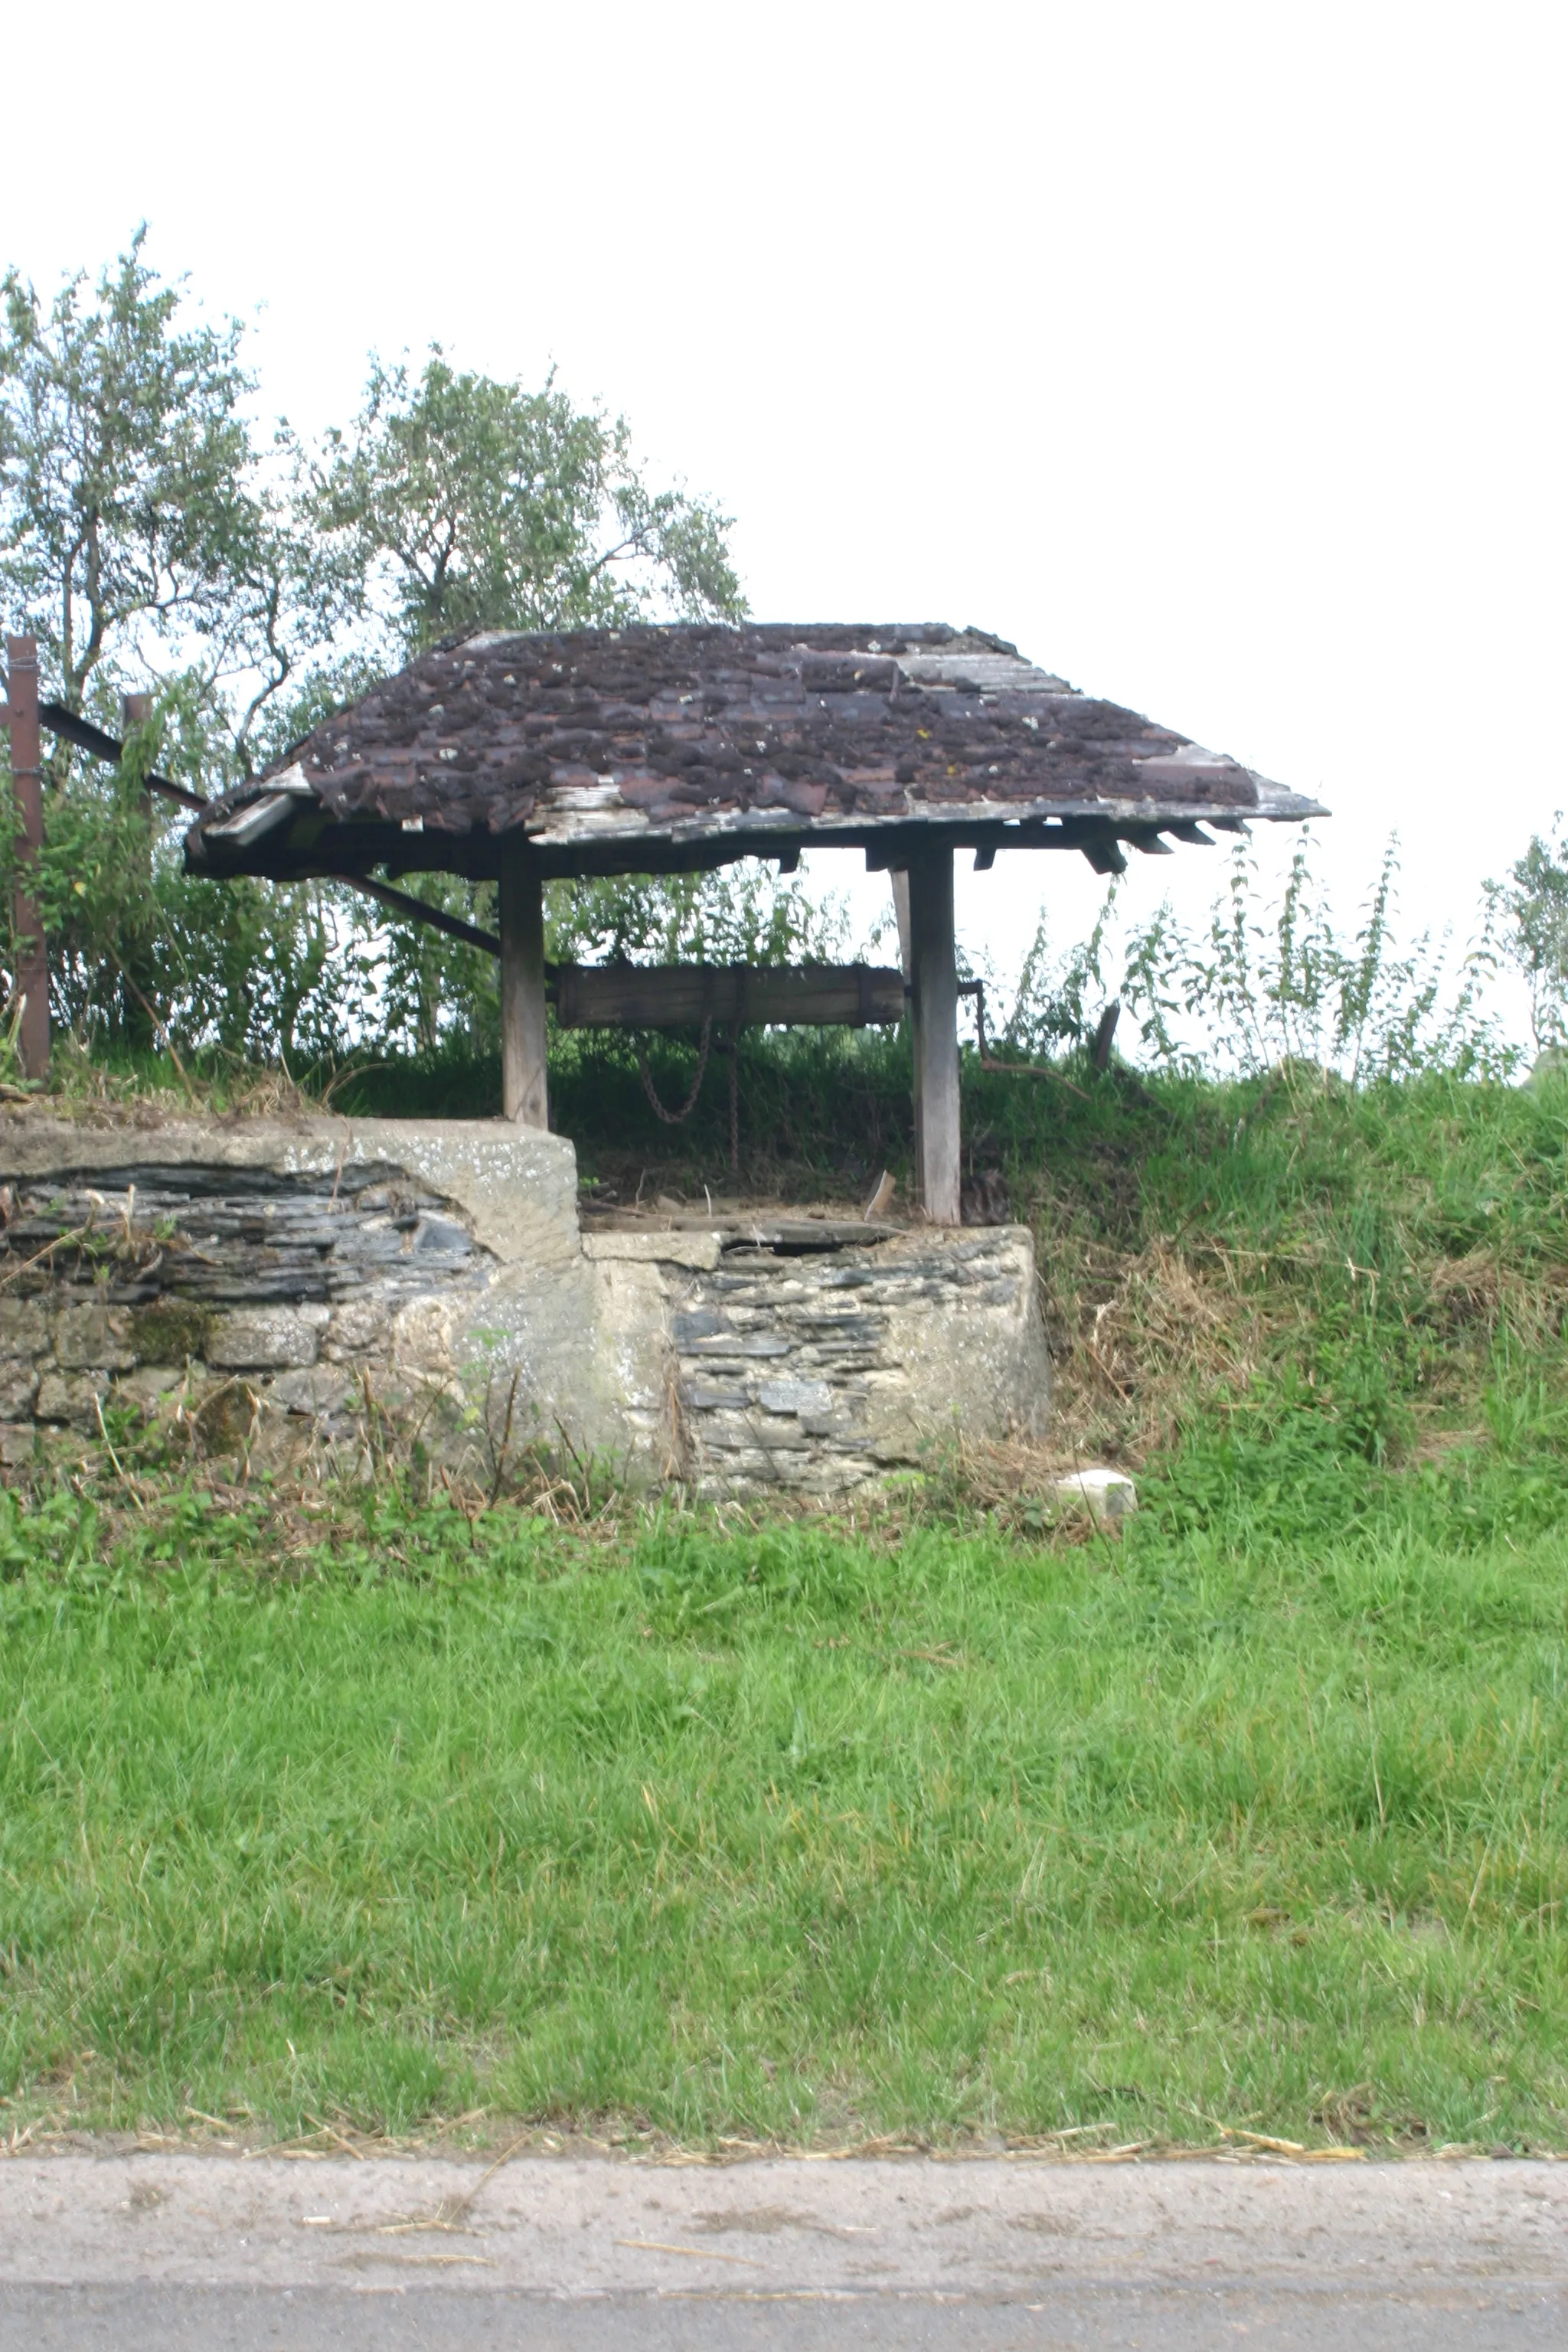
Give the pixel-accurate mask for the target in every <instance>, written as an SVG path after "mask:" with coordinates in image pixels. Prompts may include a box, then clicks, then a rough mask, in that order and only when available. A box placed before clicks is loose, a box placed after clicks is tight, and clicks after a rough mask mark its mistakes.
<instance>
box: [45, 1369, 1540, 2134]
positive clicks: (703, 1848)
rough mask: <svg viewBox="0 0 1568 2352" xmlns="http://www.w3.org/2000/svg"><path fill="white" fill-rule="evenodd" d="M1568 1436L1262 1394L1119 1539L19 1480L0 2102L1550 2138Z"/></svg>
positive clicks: (84, 2109)
mask: <svg viewBox="0 0 1568 2352" xmlns="http://www.w3.org/2000/svg"><path fill="white" fill-rule="evenodd" d="M1499 1410H1500V1412H1502V1413H1503V1418H1504V1419H1505V1420H1506V1419H1507V1413H1506V1412H1505V1411H1504V1409H1503V1408H1502V1407H1500V1408H1499ZM1531 1426H1532V1424H1531V1423H1530V1416H1529V1412H1526V1411H1525V1410H1524V1408H1522V1407H1520V1408H1518V1409H1516V1410H1515V1412H1514V1413H1513V1418H1512V1421H1511V1422H1510V1423H1509V1432H1510V1445H1511V1447H1512V1450H1513V1453H1514V1455H1515V1458H1514V1459H1513V1460H1511V1461H1510V1460H1508V1459H1505V1458H1504V1457H1503V1455H1502V1454H1500V1451H1499V1450H1498V1448H1497V1447H1496V1446H1495V1445H1494V1444H1487V1445H1485V1446H1482V1447H1480V1448H1479V1449H1478V1450H1477V1451H1475V1452H1474V1453H1473V1454H1459V1455H1456V1456H1453V1457H1451V1458H1450V1459H1449V1460H1448V1461H1447V1462H1446V1463H1445V1464H1444V1465H1441V1466H1440V1467H1428V1468H1426V1469H1425V1470H1420V1471H1414V1472H1408V1473H1405V1474H1402V1475H1386V1474H1384V1473H1382V1472H1380V1471H1378V1470H1377V1469H1375V1468H1374V1467H1373V1466H1372V1465H1370V1464H1369V1463H1367V1462H1366V1461H1365V1460H1364V1459H1363V1458H1362V1456H1361V1455H1359V1454H1357V1453H1355V1452H1354V1451H1353V1450H1347V1447H1346V1443H1345V1433H1344V1431H1343V1429H1342V1427H1341V1426H1340V1425H1339V1424H1338V1423H1335V1422H1333V1421H1332V1420H1331V1419H1330V1418H1328V1417H1326V1416H1325V1415H1324V1414H1323V1413H1321V1412H1319V1411H1316V1410H1305V1409H1298V1408H1295V1407H1291V1406H1289V1405H1284V1406H1279V1408H1278V1409H1277V1410H1274V1411H1273V1412H1272V1417H1271V1418H1269V1417H1268V1416H1265V1417H1264V1418H1263V1419H1261V1420H1259V1419H1255V1420H1254V1421H1251V1422H1248V1423H1247V1424H1246V1428H1247V1434H1245V1435H1244V1436H1240V1437H1237V1438H1236V1439H1234V1440H1233V1439H1230V1438H1228V1437H1227V1438H1225V1439H1223V1440H1219V1441H1211V1440H1205V1441H1204V1442H1202V1443H1200V1444H1193V1445H1189V1446H1188V1447H1187V1448H1186V1449H1185V1450H1184V1452H1183V1453H1181V1454H1178V1455H1177V1456H1175V1457H1174V1458H1173V1460H1172V1461H1171V1463H1170V1464H1169V1465H1167V1468H1166V1470H1165V1472H1164V1473H1163V1475H1161V1476H1160V1477H1158V1478H1155V1479H1152V1480H1151V1481H1150V1482H1149V1484H1148V1486H1147V1489H1146V1503H1145V1509H1144V1512H1143V1514H1142V1517H1141V1518H1140V1520H1139V1522H1138V1523H1137V1525H1136V1526H1135V1528H1134V1529H1133V1531H1132V1533H1131V1535H1130V1537H1129V1538H1127V1539H1126V1540H1125V1541H1124V1542H1123V1543H1121V1545H1120V1546H1116V1547H1112V1546H1110V1545H1106V1544H1100V1543H1089V1544H1083V1543H1077V1544H1067V1543H1062V1542H1059V1541H1058V1543H1057V1544H1055V1545H1051V1544H1046V1543H1035V1544H1028V1543H1019V1542H1016V1541H1012V1540H1009V1539H1007V1538H1005V1537H1004V1536H1002V1535H999V1534H998V1533H997V1532H996V1531H995V1529H994V1528H992V1527H990V1526H988V1525H985V1524H982V1523H976V1524H973V1525H964V1524H963V1523H962V1522H960V1523H956V1524H949V1525H946V1526H942V1525H921V1524H920V1523H919V1521H918V1518H916V1517H910V1518H909V1519H908V1521H907V1522H906V1524H905V1525H904V1526H903V1527H902V1529H901V1532H900V1529H899V1528H895V1527H894V1526H893V1525H892V1524H891V1523H889V1526H888V1527H886V1528H883V1529H882V1530H881V1531H880V1532H878V1531H872V1532H870V1533H867V1532H860V1533H857V1532H855V1531H853V1530H847V1529H844V1528H830V1527H827V1526H823V1525H809V1524H796V1525H794V1526H787V1527H786V1526H775V1527H763V1528H734V1529H731V1531H729V1532H726V1531H725V1530H724V1529H723V1528H721V1527H719V1526H718V1525H716V1524H714V1523H711V1522H709V1521H704V1520H700V1519H697V1518H692V1517H687V1518H680V1517H662V1518H660V1517H654V1518H648V1519H643V1520H637V1519H631V1518H628V1519H626V1521H625V1522H624V1523H623V1525H622V1527H621V1529H620V1532H619V1533H618V1534H617V1535H616V1537H615V1538H613V1539H605V1538H600V1539H597V1540H595V1541H590V1540H588V1539H586V1538H583V1537H580V1536H579V1537H574V1536H572V1535H569V1534H567V1533H564V1532H563V1531H562V1530H560V1529H557V1528H550V1527H547V1526H545V1525H543V1524H542V1523H541V1522H539V1521H538V1520H535V1519H532V1518H531V1517H528V1516H527V1515H526V1514H525V1513H523V1512H521V1511H519V1510H516V1509H506V1508H502V1509H500V1510H498V1511H496V1512H493V1513H490V1514H489V1515H487V1516H485V1517H481V1518H480V1519H479V1522H478V1525H477V1528H476V1530H475V1533H474V1536H473V1538H470V1535H469V1531H468V1527H467V1525H466V1523H465V1522H464V1521H463V1519H462V1518H461V1517H459V1516H458V1514H457V1513H455V1512H453V1511H451V1510H449V1509H447V1508H446V1507H437V1508H435V1509H432V1510H429V1511H426V1512H419V1511H417V1510H415V1509H413V1508H411V1507H405V1506H404V1505H402V1504H400V1503H399V1502H398V1501H397V1500H396V1498H395V1497H389V1498H386V1499H384V1501H383V1502H382V1503H381V1504H379V1505H375V1504H372V1505H367V1506H366V1512H367V1516H365V1517H363V1518H359V1519H353V1518H340V1519H338V1520H337V1521H336V1522H335V1523H334V1526H333V1528H332V1529H331V1532H330V1533H329V1534H328V1535H327V1536H321V1534H319V1533H318V1534H317V1535H316V1536H314V1537H312V1538H310V1540H309V1541H308V1542H307V1541H306V1539H305V1538H303V1537H300V1535H298V1533H296V1534H295V1535H294V1536H293V1538H289V1533H288V1530H289V1528H290V1527H294V1526H297V1523H295V1522H291V1521H287V1520H286V1519H285V1518H284V1517H281V1516H279V1517H268V1506H267V1505H266V1504H265V1503H264V1502H258V1503H257V1504H254V1505H246V1506H242V1507H239V1508H238V1509H233V1508H227V1507H218V1506H217V1505H215V1504H213V1503H212V1502H210V1501H205V1500H204V1499H203V1498H202V1497H201V1496H194V1495H193V1496H184V1497H183V1498H182V1497H174V1498H172V1499H171V1500H170V1501H169V1502H168V1503H166V1504H165V1505H164V1506H163V1507H162V1508H160V1509H156V1510H153V1511H152V1512H150V1513H148V1514H146V1515H145V1516H144V1517H142V1518H141V1519H136V1518H132V1521H131V1523H130V1524H129V1525H124V1524H121V1525H119V1526H118V1527H117V1528H114V1529H111V1528H110V1526H109V1524H108V1522H107V1521H100V1520H98V1519H96V1518H95V1517H94V1515H93V1512H92V1510H91V1507H89V1506H86V1505H84V1504H83V1503H82V1502H80V1501H79V1499H77V1498H76V1497H74V1496H69V1495H67V1494H60V1495H57V1496H54V1497H53V1498H51V1499H47V1500H45V1501H43V1502H41V1503H39V1504H38V1505H37V1506H35V1507H30V1508H27V1509H23V1508H22V1507H19V1506H15V1507H10V1509H9V1511H8V1516H7V1518H6V1522H5V1532H4V1542H3V1544H0V1563H3V1570H4V1575H5V1581H3V1582H0V1970H3V1978H0V2091H3V2092H4V2094H5V2096H6V2097H7V2099H8V2100H9V2102H10V2103H11V2104H10V2107H9V2110H8V2113H7V2120H8V2121H10V2122H18V2123H19V2122H20V2121H22V2120H25V2119H26V2118H30V2117H44V2116H48V2117H51V2118H53V2119H55V2120H56V2121H59V2120H69V2121H77V2122H80V2123H94V2124H98V2125H105V2126H107V2125H126V2124H131V2123H134V2122H144V2123H145V2122H151V2123H158V2124H163V2125H164V2126H169V2125H173V2126H176V2127H178V2126H181V2125H182V2123H183V2122H185V2121H187V2120H188V2117H189V2111H190V2110H192V2109H195V2110H199V2111H202V2112H203V2113H205V2114H206V2115H208V2116H225V2115H226V2114H230V2113H241V2114H243V2115H245V2116H248V2117H249V2118H251V2119H252V2127H253V2128H256V2129H267V2130H276V2131H279V2132H289V2131H293V2130H296V2129H299V2128H302V2127H308V2126H310V2125H311V2124H312V2123H314V2122H319V2121H330V2122H333V2123H335V2124H337V2125H339V2126H343V2125H345V2124H346V2123H353V2124H354V2125H357V2126H362V2127H364V2128H368V2129H373V2130H385V2131H392V2132H408V2131H411V2130H415V2129H416V2128H420V2127H422V2126H424V2127H427V2126H430V2125H431V2123H432V2121H433V2120H434V2119H438V2118H443V2117H445V2118H451V2117H454V2116H460V2115H464V2114H471V2113H472V2111H474V2110H479V2109H482V2110H484V2111H485V2116H487V2117H489V2118H493V2119H498V2121H499V2119H500V2118H502V2117H515V2116H523V2117H530V2118H539V2119H542V2120H551V2121H553V2122H556V2123H567V2124H572V2123H575V2124H578V2125H583V2124H595V2125H598V2126H601V2127H603V2126H604V2124H605V2119H610V2121H611V2122H612V2123H618V2125H619V2126H620V2127H623V2128H630V2129H651V2130H657V2131H659V2132H664V2133H668V2134H670V2135H673V2136H675V2137H679V2138H681V2139H687V2140H694V2141H709V2140H712V2139H714V2138H716V2137H721V2136H724V2135H739V2136H742V2137H749V2138H771V2137H775V2136H776V2137H780V2138H783V2139H786V2140H790V2141H807V2142H809V2141H812V2140H818V2141H829V2142H843V2141H845V2140H850V2139H856V2138H859V2137H863V2136H866V2135H868V2134H877V2133H911V2134H917V2135H920V2134H931V2135H935V2136H937V2137H943V2136H948V2135H953V2136H959V2135H965V2134H972V2133H984V2132H990V2131H998V2130H1000V2131H1004V2132H1007V2133H1016V2134H1031V2135H1033V2134H1041V2135H1044V2134H1051V2133H1055V2132H1058V2131H1062V2130H1075V2131H1076V2130H1083V2129H1085V2128H1086V2127H1087V2129H1088V2130H1089V2132H1090V2133H1096V2132H1102V2133H1104V2134H1105V2135H1107V2136H1110V2137H1114V2138H1116V2139H1117V2140H1120V2141H1132V2140H1142V2141H1151V2142H1155V2143H1160V2142H1164V2141H1170V2140H1181V2141H1194V2140H1195V2141H1204V2140H1205V2139H1209V2138H1212V2137H1213V2134H1214V2130H1215V2126H1233V2127H1242V2128H1248V2129H1251V2130H1254V2131H1260V2132H1264V2133H1275V2134H1279V2135H1282V2136H1284V2137H1289V2138H1294V2139H1299V2140H1303V2141H1308V2142H1315V2141H1322V2140H1325V2139H1327V2140H1342V2139H1343V2138H1345V2137H1347V2136H1349V2137H1356V2138H1360V2139H1365V2140H1369V2141H1373V2142H1378V2141H1383V2140H1388V2141H1396V2142H1402V2143H1406V2144H1410V2143H1415V2144H1421V2145H1441V2144H1445V2143H1464V2144H1478V2143H1479V2144H1481V2145H1484V2146H1490V2145H1492V2144H1494V2143H1499V2142H1501V2143H1506V2144H1507V2145H1510V2146H1512V2147H1539V2146H1547V2145H1551V2146H1554V2147H1556V2146H1562V2145H1563V2144H1564V2143H1565V2142H1568V1950H1565V1946H1564V1941H1563V1900H1564V1897H1565V1895H1568V1802H1565V1799H1564V1794H1563V1772H1564V1769H1565V1768H1564V1759H1565V1758H1568V1614H1565V1604H1568V1512H1565V1510H1564V1504H1565V1502H1568V1481H1565V1477H1564V1472H1563V1464H1562V1460H1561V1456H1560V1454H1559V1453H1558V1451H1557V1450H1556V1448H1555V1446H1554V1445H1553V1444H1551V1443H1549V1442H1542V1440H1541V1438H1540V1434H1539V1432H1537V1433H1536V1435H1535V1436H1534V1437H1531V1434H1530V1429H1531ZM378 1514H379V1516H378ZM290 1543H291V1547H292V1548H291V1549H290ZM258 1563H268V1565H259V1564H258ZM481 2127H482V2125H481Z"/></svg>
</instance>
